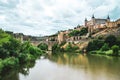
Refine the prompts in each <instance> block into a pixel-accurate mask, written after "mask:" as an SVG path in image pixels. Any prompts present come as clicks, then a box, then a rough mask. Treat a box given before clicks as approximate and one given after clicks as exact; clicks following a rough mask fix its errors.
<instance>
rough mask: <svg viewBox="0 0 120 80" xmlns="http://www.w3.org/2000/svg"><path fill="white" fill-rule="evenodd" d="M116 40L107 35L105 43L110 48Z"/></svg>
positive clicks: (112, 36)
mask: <svg viewBox="0 0 120 80" xmlns="http://www.w3.org/2000/svg"><path fill="white" fill-rule="evenodd" d="M116 40H117V38H116V37H115V36H114V35H109V36H107V37H106V39H105V42H106V43H108V44H109V46H110V47H112V46H113V45H115V43H116Z"/></svg>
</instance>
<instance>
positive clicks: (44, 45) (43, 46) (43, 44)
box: [38, 43, 48, 50]
mask: <svg viewBox="0 0 120 80" xmlns="http://www.w3.org/2000/svg"><path fill="white" fill-rule="evenodd" d="M38 48H40V49H41V50H48V45H47V44H45V43H40V44H39V45H38Z"/></svg>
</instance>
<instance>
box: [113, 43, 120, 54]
mask: <svg viewBox="0 0 120 80" xmlns="http://www.w3.org/2000/svg"><path fill="white" fill-rule="evenodd" d="M112 50H113V55H116V56H117V55H118V54H119V46H117V45H114V46H112Z"/></svg>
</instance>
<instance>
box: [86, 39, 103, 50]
mask: <svg viewBox="0 0 120 80" xmlns="http://www.w3.org/2000/svg"><path fill="white" fill-rule="evenodd" d="M103 44H104V41H102V40H98V39H95V40H93V41H90V42H89V43H88V46H87V51H94V50H99V49H100V48H101V47H102V46H103Z"/></svg>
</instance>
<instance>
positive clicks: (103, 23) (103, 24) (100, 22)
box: [84, 14, 120, 33]
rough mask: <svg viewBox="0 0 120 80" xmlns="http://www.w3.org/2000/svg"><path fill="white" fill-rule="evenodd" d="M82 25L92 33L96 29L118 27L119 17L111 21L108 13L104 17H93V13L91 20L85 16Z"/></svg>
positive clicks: (119, 24) (119, 25)
mask: <svg viewBox="0 0 120 80" xmlns="http://www.w3.org/2000/svg"><path fill="white" fill-rule="evenodd" d="M84 25H85V26H86V27H88V31H89V33H93V32H94V31H95V30H96V29H102V28H114V27H120V19H118V20H116V21H111V20H110V17H109V15H108V16H107V18H106V19H102V18H95V16H94V14H93V15H92V17H91V20H89V21H88V20H87V18H85V23H84Z"/></svg>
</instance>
